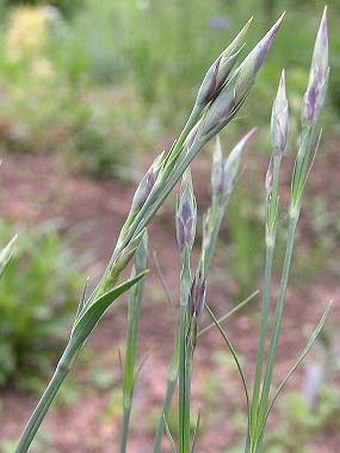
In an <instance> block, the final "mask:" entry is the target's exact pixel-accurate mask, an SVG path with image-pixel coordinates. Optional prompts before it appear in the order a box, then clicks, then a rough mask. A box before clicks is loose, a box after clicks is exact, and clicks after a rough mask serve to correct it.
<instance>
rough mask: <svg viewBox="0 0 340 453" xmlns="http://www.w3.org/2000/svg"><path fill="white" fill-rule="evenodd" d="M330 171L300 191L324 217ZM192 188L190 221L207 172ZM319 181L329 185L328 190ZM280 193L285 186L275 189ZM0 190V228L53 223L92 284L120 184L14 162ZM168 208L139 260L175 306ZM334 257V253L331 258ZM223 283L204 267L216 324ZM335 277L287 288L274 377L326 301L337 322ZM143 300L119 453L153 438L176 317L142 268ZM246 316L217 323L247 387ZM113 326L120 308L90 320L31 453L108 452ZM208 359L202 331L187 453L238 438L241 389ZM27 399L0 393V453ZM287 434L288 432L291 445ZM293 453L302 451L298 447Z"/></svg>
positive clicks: (334, 193)
mask: <svg viewBox="0 0 340 453" xmlns="http://www.w3.org/2000/svg"><path fill="white" fill-rule="evenodd" d="M334 147H335V145H334ZM339 164H340V158H339V153H337V155H336V154H335V153H331V154H330V156H329V159H326V160H325V161H324V162H323V164H322V165H321V164H320V163H319V164H317V169H316V171H315V177H314V176H313V181H312V188H311V193H313V194H317V193H325V192H326V196H327V202H328V206H330V207H331V208H332V209H337V208H339V205H338V202H339V200H338V199H337V197H338V190H339V184H337V190H336V189H335V184H336V181H337V178H338V177H339V168H340V167H339ZM265 165H266V164H265V161H264V160H258V159H257V160H256V161H255V160H252V159H249V162H248V170H247V173H248V174H252V172H255V173H256V172H257V177H259V175H260V176H261V177H262V175H263V173H264V172H265ZM246 180H247V178H246ZM194 181H195V183H196V186H197V193H198V194H199V196H198V199H199V200H200V209H201V210H202V209H204V208H205V207H206V206H207V204H208V200H209V190H208V189H207V188H206V187H208V185H209V183H208V181H209V164H208V163H207V161H206V160H202V161H201V162H199V163H198V164H195V172H194ZM330 181H333V184H329V182H330ZM283 182H284V184H285V185H286V186H287V185H288V179H287V178H284V181H283ZM0 185H1V188H0V191H1V192H0V211H1V213H2V217H3V218H6V219H10V220H14V221H18V220H20V221H25V222H26V223H28V224H29V225H31V226H32V227H34V225H36V224H39V223H40V222H44V221H47V220H50V219H54V218H58V219H61V221H62V225H63V229H64V230H65V231H66V232H67V231H68V232H69V231H72V232H77V231H78V232H79V233H80V234H79V237H78V239H77V240H76V247H77V248H78V250H79V251H80V252H81V253H85V252H86V254H89V253H90V254H91V260H90V265H89V266H88V269H87V270H86V272H87V273H89V274H90V275H91V276H92V277H93V278H94V280H95V279H96V278H98V277H99V275H100V273H101V272H102V270H103V268H104V266H105V263H106V261H107V260H108V258H109V255H110V250H111V248H112V247H113V245H114V241H115V239H116V238H117V235H118V231H119V227H120V226H121V224H122V222H123V220H124V216H125V215H126V211H127V208H128V206H129V203H130V200H131V196H132V192H133V187H132V185H124V184H122V183H121V182H119V181H109V182H95V181H91V180H88V179H85V178H83V177H70V176H68V175H65V174H63V172H62V171H60V169H58V163H57V160H56V159H55V158H51V157H28V156H19V155H16V156H6V159H5V161H4V162H3V166H2V169H1V184H0ZM307 206H308V202H307ZM172 207H173V202H170V203H168V204H167V206H166V207H165V208H164V209H163V210H162V212H161V213H160V214H159V215H158V217H157V219H156V221H155V222H154V223H153V224H152V226H151V228H150V230H151V235H150V236H151V237H152V242H151V249H152V250H153V251H156V252H157V256H158V261H159V263H160V266H161V268H162V271H163V273H164V278H165V280H166V281H167V284H168V286H169V288H170V289H171V292H172V294H173V297H174V300H175V301H176V299H177V294H178V267H179V257H178V251H177V247H176V243H175V239H174V233H173V223H174V222H173V209H172ZM307 217H308V216H307ZM302 231H306V234H307V239H306V237H302V238H301V233H300V236H299V240H300V241H301V242H302V243H304V241H306V242H310V241H312V240H313V238H312V237H310V234H311V233H310V231H312V229H311V227H310V225H309V224H308V222H305V223H304V224H303V229H302ZM227 236H228V234H227V230H226V229H224V231H223V232H222V237H223V238H227ZM222 245H223V244H222ZM335 253H336V250H334V254H333V259H334V257H335ZM217 264H218V263H217ZM231 265H232V263H231ZM227 272H228V270H227V269H221V268H220V267H218V265H215V267H214V269H213V272H212V278H211V281H210V286H209V292H208V301H209V303H210V304H211V306H212V307H213V308H214V309H215V311H216V312H217V313H218V314H221V315H222V314H224V313H225V312H226V311H227V310H228V307H231V306H232V301H233V299H234V298H235V294H236V291H235V286H234V285H232V284H231V283H230V281H231V280H230V279H228V278H225V276H226V273H227ZM337 275H339V274H337V273H336V272H334V273H332V272H330V271H329V269H328V268H326V269H325V271H322V270H319V271H318V272H317V273H313V274H311V275H308V276H307V277H306V278H303V279H302V280H298V279H295V280H294V284H293V285H292V286H291V288H290V290H289V294H288V306H287V311H286V318H285V323H284V329H283V335H282V340H281V350H280V351H281V352H280V361H279V365H278V376H282V375H283V374H284V372H285V371H286V370H287V369H288V368H289V365H290V364H291V363H292V361H293V360H294V358H295V357H296V355H297V351H299V350H300V349H301V348H302V347H303V345H304V343H305V342H306V338H307V336H308V333H309V332H311V330H312V327H313V325H314V324H315V322H316V321H317V320H318V319H319V317H320V316H321V313H322V312H323V310H324V308H325V306H326V305H327V304H328V302H329V301H330V300H331V299H332V300H334V302H335V304H334V305H335V308H334V312H333V320H334V323H335V325H336V324H337V321H339V315H340V312H339V295H340V288H339V285H338V281H337ZM225 282H229V283H227V284H226V283H225ZM276 286H277V285H276ZM145 294H146V296H145V300H144V308H143V318H142V336H141V348H140V350H141V360H143V359H145V362H144V365H143V367H142V369H141V372H140V374H139V376H138V382H137V387H136V395H135V409H134V413H133V418H132V427H131V439H130V442H129V448H128V451H129V453H130V452H131V453H135V452H136V453H137V452H149V451H152V440H153V430H154V427H155V423H156V421H157V415H158V411H159V407H160V404H161V401H162V397H163V392H164V388H165V382H166V375H167V367H168V363H169V358H170V355H171V351H172V346H173V336H174V329H175V325H176V316H177V311H176V310H177V308H176V306H172V305H171V303H169V302H168V301H167V300H166V297H165V294H164V291H163V289H162V286H161V284H160V280H159V278H158V276H157V272H156V271H155V266H154V262H153V260H151V275H150V278H149V282H148V286H147V290H146V293H145ZM258 311H259V305H258V302H256V303H254V305H253V306H252V309H251V310H246V311H244V312H242V313H241V314H238V315H237V316H236V317H235V318H233V321H232V322H229V324H227V326H228V332H229V334H230V337H231V338H233V339H234V341H235V344H236V346H237V349H238V350H239V351H240V353H241V355H242V357H243V358H244V359H245V360H246V370H247V371H246V373H247V377H248V379H249V380H251V379H252V376H253V372H254V366H255V360H256V343H257V340H256V338H257V337H256V335H257V328H258ZM203 322H204V323H207V322H208V319H207V318H205V319H204V320H203ZM125 325H126V306H125V305H123V304H121V305H120V307H119V308H118V309H116V310H115V311H114V312H110V313H109V314H108V315H107V316H106V317H105V318H104V319H103V320H102V322H101V323H100V325H99V327H98V329H97V330H96V332H95V333H94V335H93V336H92V338H91V340H90V341H89V343H88V345H87V347H86V349H87V350H88V351H90V359H88V358H87V359H86V357H84V359H80V365H79V366H78V367H77V366H76V367H75V370H74V372H73V375H72V377H71V379H73V381H74V382H75V385H76V389H77V394H78V397H77V400H76V403H75V404H73V405H72V406H65V407H59V408H58V407H57V408H55V409H54V410H53V411H51V413H50V414H49V416H48V417H47V419H46V421H45V423H44V425H43V429H42V431H43V433H44V434H45V435H46V434H47V435H48V436H51V439H52V440H51V443H50V444H48V445H49V446H48V447H40V450H38V451H49V452H60V453H64V452H65V453H68V452H73V453H78V452H79V453H86V452H116V451H119V430H120V411H119V408H118V405H117V402H116V400H117V399H118V400H119V398H120V392H119V390H120V383H121V374H120V366H119V359H118V357H119V351H120V349H121V348H122V347H123V344H124V338H125ZM218 351H225V346H224V344H223V341H222V340H221V338H220V337H219V335H218V333H217V332H215V331H214V330H213V329H212V330H211V331H210V332H209V333H207V334H206V335H204V336H203V337H202V338H201V340H200V342H199V345H198V348H197V353H196V362H195V370H194V384H193V407H194V412H195V413H197V411H198V410H201V412H202V429H201V433H200V436H199V443H198V451H199V452H203V453H204V452H226V451H230V449H231V446H232V445H235V443H236V444H237V443H238V442H240V440H241V439H242V429H240V428H238V426H239V425H240V417H241V414H242V408H244V402H243V397H242V396H241V395H242V394H241V387H240V384H239V381H238V377H237V374H236V372H235V370H234V368H233V367H232V366H231V365H230V359H229V356H228V355H227V354H226V353H225V354H224V355H222V354H221V353H220V354H218ZM223 360H224V362H225V364H223ZM91 363H92V365H91ZM93 369H96V370H97V374H99V375H103V376H104V377H105V376H108V377H109V378H110V377H112V382H113V383H111V384H110V385H108V388H105V389H101V388H100V386H99V385H98V383H97V384H96V380H95V379H94V377H93ZM303 378H304V373H303V371H300V372H298V373H297V374H296V376H295V377H294V378H293V379H292V381H291V383H290V384H289V389H292V388H293V389H301V387H302V386H303ZM288 391H289V390H288ZM36 399H37V397H36V396H32V395H26V394H22V393H19V392H18V391H7V392H4V393H3V394H2V395H1V400H0V403H1V406H0V417H1V423H0V439H1V441H0V451H2V449H1V445H2V446H3V448H5V445H6V441H8V440H11V439H12V440H14V439H17V438H18V436H19V434H20V432H21V430H22V429H23V426H24V424H25V422H26V421H27V418H28V416H29V414H30V412H31V410H32V408H33V407H34V404H35V402H36ZM241 420H243V419H242V418H241ZM173 425H174V423H173ZM174 426H175V425H174ZM241 426H242V425H241ZM280 426H281V422H280V418H279V416H278V415H277V414H276V415H274V416H273V417H272V418H271V420H270V427H271V428H270V429H271V431H272V432H274V431H275V430H277V429H280ZM294 428H295V427H292V428H291V432H292V435H294V432H295V431H294ZM307 445H308V446H307V451H309V452H312V453H313V452H330V453H331V452H334V453H335V452H336V451H339V445H340V435H339V433H338V432H337V431H336V430H335V429H333V427H332V426H327V429H326V430H324V431H323V432H319V433H317V434H315V435H314V434H313V435H311V436H310V441H309V442H307ZM4 451H5V450H4ZM6 451H7V450H6ZM164 451H165V452H166V451H170V450H169V446H168V442H167V441H165V442H164ZM276 451H293V450H285V449H282V450H276ZM294 451H302V450H299V448H298V449H297V450H294Z"/></svg>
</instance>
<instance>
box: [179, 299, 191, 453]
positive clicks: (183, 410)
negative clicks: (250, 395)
mask: <svg viewBox="0 0 340 453" xmlns="http://www.w3.org/2000/svg"><path fill="white" fill-rule="evenodd" d="M187 326H188V313H187V307H185V306H181V321H180V347H179V350H180V360H179V441H180V448H179V451H180V453H189V452H190V399H191V398H190V393H191V372H190V371H191V358H190V351H189V347H188V344H187V332H188V328H187Z"/></svg>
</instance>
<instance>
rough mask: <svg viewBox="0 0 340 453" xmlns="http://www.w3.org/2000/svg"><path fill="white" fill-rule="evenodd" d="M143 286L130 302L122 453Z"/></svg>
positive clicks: (128, 417) (126, 436)
mask: <svg viewBox="0 0 340 453" xmlns="http://www.w3.org/2000/svg"><path fill="white" fill-rule="evenodd" d="M142 291H143V284H138V285H137V286H136V287H135V288H134V290H133V292H132V293H131V297H130V300H129V315H128V317H129V323H128V324H129V325H128V338H127V342H126V358H125V367H124V390H123V426H122V438H121V446H120V451H121V452H122V453H124V452H125V451H126V448H127V440H128V433H129V425H130V414H131V408H132V398H133V391H134V384H135V364H136V355H137V344H138V332H139V321H140V315H141V300H142Z"/></svg>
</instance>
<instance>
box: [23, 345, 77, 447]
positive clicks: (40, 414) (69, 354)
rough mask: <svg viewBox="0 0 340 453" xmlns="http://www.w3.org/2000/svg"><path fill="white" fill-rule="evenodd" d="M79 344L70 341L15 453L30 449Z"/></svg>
mask: <svg viewBox="0 0 340 453" xmlns="http://www.w3.org/2000/svg"><path fill="white" fill-rule="evenodd" d="M78 351H79V346H78V345H76V344H74V343H72V342H70V343H68V345H67V347H66V349H65V351H64V353H63V355H62V356H61V358H60V360H59V362H58V365H57V368H56V370H55V372H54V374H53V376H52V379H51V380H50V382H49V384H48V386H47V388H46V390H45V392H44V394H43V395H42V397H41V399H40V401H39V403H38V405H37V406H36V408H35V410H34V412H33V414H32V416H31V418H30V419H29V421H28V423H27V425H26V427H25V429H24V431H23V433H22V435H21V437H20V440H19V443H18V446H17V448H16V450H15V453H26V451H27V450H28V449H29V447H30V445H31V443H32V441H33V439H34V437H35V435H36V433H37V431H38V429H39V427H40V425H41V423H42V421H43V419H44V418H45V415H46V413H47V411H48V409H49V407H50V406H51V404H52V402H53V400H54V398H55V396H56V394H57V392H58V391H59V389H60V387H61V385H62V383H63V382H64V380H65V378H66V376H67V375H68V373H69V371H70V368H71V364H72V361H73V359H74V358H75V356H76V354H77V352H78Z"/></svg>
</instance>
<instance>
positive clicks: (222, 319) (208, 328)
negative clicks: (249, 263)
mask: <svg viewBox="0 0 340 453" xmlns="http://www.w3.org/2000/svg"><path fill="white" fill-rule="evenodd" d="M259 292H260V290H258V289H257V290H256V291H254V292H253V293H252V294H250V296H248V297H247V298H246V299H244V300H243V301H242V302H240V303H239V304H237V305H236V306H235V307H234V308H233V309H232V310H230V311H228V313H226V314H225V315H223V316H221V318H219V319H218V322H219V323H220V324H222V322H224V321H226V320H227V319H229V318H230V317H231V316H232V315H234V314H235V313H237V312H238V311H239V310H241V308H243V307H245V306H246V305H247V304H248V303H249V302H251V301H252V300H253V299H254V297H255V296H257V295H258V294H259ZM212 327H215V323H214V322H212V323H211V324H208V325H207V326H206V327H204V328H203V329H202V330H201V331H200V332H199V333H198V336H199V337H200V336H201V335H203V334H204V333H205V332H207V331H208V330H210V329H211V328H212Z"/></svg>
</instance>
